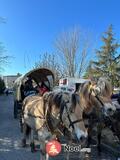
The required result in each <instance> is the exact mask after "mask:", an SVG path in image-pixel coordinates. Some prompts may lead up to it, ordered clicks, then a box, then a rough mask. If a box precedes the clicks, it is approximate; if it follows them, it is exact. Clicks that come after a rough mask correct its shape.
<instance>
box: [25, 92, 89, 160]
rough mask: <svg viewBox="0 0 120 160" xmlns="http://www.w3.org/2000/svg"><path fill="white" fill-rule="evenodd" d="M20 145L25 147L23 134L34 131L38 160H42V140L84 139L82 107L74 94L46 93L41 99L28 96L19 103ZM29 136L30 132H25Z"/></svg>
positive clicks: (43, 152) (85, 132) (43, 154)
mask: <svg viewBox="0 0 120 160" xmlns="http://www.w3.org/2000/svg"><path fill="white" fill-rule="evenodd" d="M22 110H23V123H24V127H23V133H24V137H23V145H24V146H25V145H26V138H27V137H26V136H27V132H28V131H30V129H31V135H32V136H31V144H32V145H33V144H34V138H33V132H34V131H37V133H38V139H39V141H40V146H41V153H42V158H41V159H42V160H43V159H47V158H45V156H46V155H45V141H46V140H49V139H51V138H52V137H54V135H55V136H59V135H63V136H65V137H66V138H68V139H70V140H71V141H75V142H76V141H77V142H79V143H82V142H83V141H84V140H85V138H86V137H87V130H86V128H85V126H84V121H83V117H82V115H83V108H82V107H80V105H79V98H78V95H76V94H70V93H63V92H49V93H46V94H45V95H44V96H43V97H40V96H31V97H27V98H25V100H24V101H23V107H22ZM29 133H30V132H29Z"/></svg>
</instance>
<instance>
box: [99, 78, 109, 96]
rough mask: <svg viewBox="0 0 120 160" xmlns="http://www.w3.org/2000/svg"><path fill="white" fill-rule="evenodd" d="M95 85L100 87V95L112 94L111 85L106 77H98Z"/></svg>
mask: <svg viewBox="0 0 120 160" xmlns="http://www.w3.org/2000/svg"><path fill="white" fill-rule="evenodd" d="M97 87H99V88H100V89H101V91H100V92H101V93H100V94H101V96H107V97H108V96H109V97H111V95H112V85H111V83H110V81H109V80H108V79H107V78H106V77H100V78H99V80H98V83H97Z"/></svg>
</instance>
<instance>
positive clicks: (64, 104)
mask: <svg viewBox="0 0 120 160" xmlns="http://www.w3.org/2000/svg"><path fill="white" fill-rule="evenodd" d="M50 101H51V102H50V103H51V104H50V105H49V106H51V109H50V110H51V114H52V115H53V116H54V117H56V119H58V120H59V121H60V122H61V123H62V124H63V125H64V126H65V127H66V128H67V129H68V130H69V131H70V132H71V135H72V138H73V139H74V140H75V139H76V140H78V141H79V142H80V141H81V142H82V141H83V140H85V138H86V137H87V130H86V128H85V126H84V122H83V117H82V115H83V109H82V108H81V107H80V105H79V96H78V95H76V94H70V93H65V92H59V93H56V94H53V96H52V98H51V100H50Z"/></svg>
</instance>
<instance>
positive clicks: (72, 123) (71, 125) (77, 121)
mask: <svg viewBox="0 0 120 160" xmlns="http://www.w3.org/2000/svg"><path fill="white" fill-rule="evenodd" d="M64 107H65V109H66V112H67V117H68V120H69V122H70V124H69V128H70V127H72V129H73V130H74V129H75V127H74V124H75V123H79V122H81V121H83V119H78V120H75V121H72V120H71V118H70V115H69V111H68V108H67V105H66V103H65V104H64Z"/></svg>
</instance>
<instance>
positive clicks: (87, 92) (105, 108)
mask: <svg viewBox="0 0 120 160" xmlns="http://www.w3.org/2000/svg"><path fill="white" fill-rule="evenodd" d="M111 94H112V87H111V84H110V82H109V81H108V80H107V79H106V78H102V77H101V78H100V79H99V80H98V82H97V83H95V82H88V83H85V84H83V85H82V86H81V88H80V90H79V96H80V105H81V106H82V107H83V108H84V113H83V117H84V119H88V122H87V124H86V127H87V128H88V143H87V146H89V145H90V143H91V137H92V131H93V128H94V127H95V125H96V126H97V140H98V144H97V146H98V150H99V151H101V148H100V143H101V134H102V129H103V128H104V126H105V124H104V118H105V117H109V116H112V115H113V114H114V112H115V110H116V108H115V106H114V104H113V103H112V100H111Z"/></svg>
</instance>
